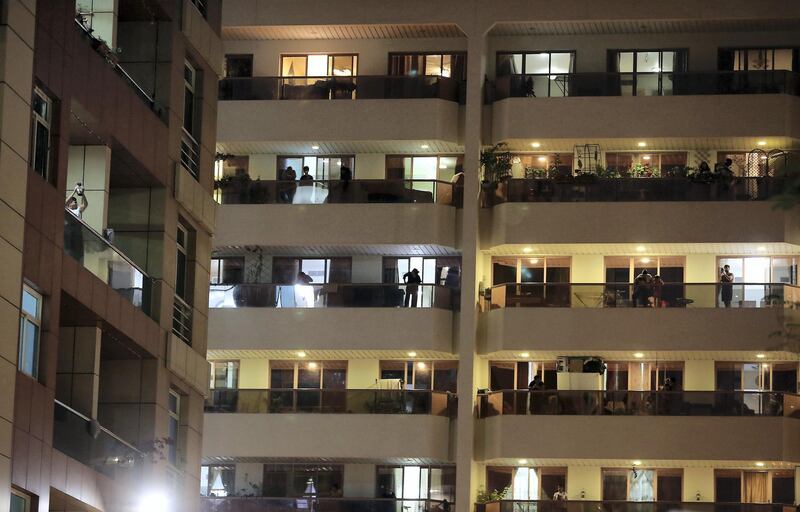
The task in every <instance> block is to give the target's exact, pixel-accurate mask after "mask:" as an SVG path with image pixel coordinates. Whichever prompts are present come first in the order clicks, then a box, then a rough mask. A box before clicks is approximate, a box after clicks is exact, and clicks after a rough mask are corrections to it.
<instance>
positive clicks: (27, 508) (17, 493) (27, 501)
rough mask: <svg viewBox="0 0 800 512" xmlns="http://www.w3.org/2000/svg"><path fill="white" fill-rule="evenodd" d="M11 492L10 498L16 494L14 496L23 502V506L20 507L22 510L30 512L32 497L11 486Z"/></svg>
mask: <svg viewBox="0 0 800 512" xmlns="http://www.w3.org/2000/svg"><path fill="white" fill-rule="evenodd" d="M11 494H12V499H13V496H16V497H18V498H20V499H22V501H23V502H24V504H25V506H24V508H23V509H22V512H30V510H31V502H32V501H33V497H32V496H31V495H30V494H28V493H25V492H22V491H18V490H17V489H15V488H13V487H12V488H11Z"/></svg>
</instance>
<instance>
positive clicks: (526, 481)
mask: <svg viewBox="0 0 800 512" xmlns="http://www.w3.org/2000/svg"><path fill="white" fill-rule="evenodd" d="M513 487H514V499H515V500H538V499H539V475H537V474H536V470H535V469H534V468H516V469H515V470H514V486H513Z"/></svg>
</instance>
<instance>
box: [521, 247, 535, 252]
mask: <svg viewBox="0 0 800 512" xmlns="http://www.w3.org/2000/svg"><path fill="white" fill-rule="evenodd" d="M522 252H526V253H530V252H533V249H531V248H530V247H523V248H522Z"/></svg>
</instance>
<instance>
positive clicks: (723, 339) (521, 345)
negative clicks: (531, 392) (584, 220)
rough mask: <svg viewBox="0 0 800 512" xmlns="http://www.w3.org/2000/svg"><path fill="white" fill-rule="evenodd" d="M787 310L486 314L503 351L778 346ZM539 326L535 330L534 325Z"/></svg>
mask: <svg viewBox="0 0 800 512" xmlns="http://www.w3.org/2000/svg"><path fill="white" fill-rule="evenodd" d="M782 312H783V310H782V309H771V308H763V309H710V308H669V309H651V308H605V309H595V308H505V309H495V310H492V311H490V312H488V313H487V314H486V318H485V321H486V326H487V330H486V344H485V347H482V350H481V353H492V352H495V351H499V350H528V351H529V350H536V349H537V348H544V347H546V348H547V350H555V351H589V352H591V351H592V350H598V349H601V350H624V351H644V352H647V351H658V350H748V351H765V350H774V349H775V348H774V347H775V344H776V341H775V339H774V338H771V337H770V333H772V332H774V331H775V330H776V329H778V327H779V323H778V321H779V318H781V316H780V315H781V314H782ZM533 325H535V326H536V329H535V330H534V329H531V326H533Z"/></svg>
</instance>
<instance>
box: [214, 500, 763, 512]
mask: <svg viewBox="0 0 800 512" xmlns="http://www.w3.org/2000/svg"><path fill="white" fill-rule="evenodd" d="M295 510H302V511H303V512H434V511H438V510H443V509H442V502H441V501H439V500H402V499H394V498H318V497H310V496H307V497H297V498H262V497H226V498H202V499H201V500H200V512H293V511H295ZM450 510H455V505H454V504H451V509H450ZM759 512H760V511H759ZM765 512H767V511H765Z"/></svg>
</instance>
